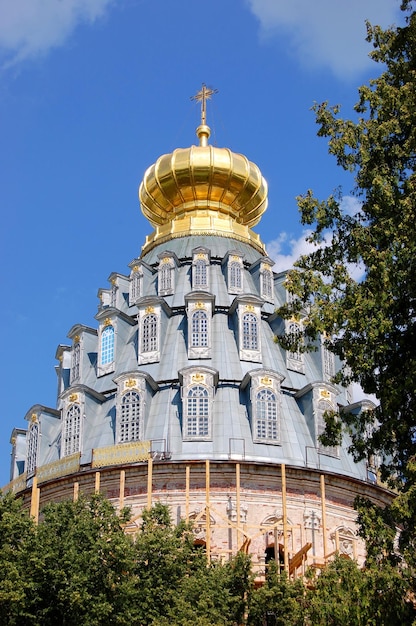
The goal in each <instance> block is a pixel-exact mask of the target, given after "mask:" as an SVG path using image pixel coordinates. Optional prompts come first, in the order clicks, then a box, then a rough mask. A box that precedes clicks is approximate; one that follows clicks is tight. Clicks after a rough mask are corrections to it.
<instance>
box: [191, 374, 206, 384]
mask: <svg viewBox="0 0 416 626" xmlns="http://www.w3.org/2000/svg"><path fill="white" fill-rule="evenodd" d="M204 380H205V375H204V374H201V373H200V372H197V373H196V374H192V382H193V383H202V382H203V381H204Z"/></svg>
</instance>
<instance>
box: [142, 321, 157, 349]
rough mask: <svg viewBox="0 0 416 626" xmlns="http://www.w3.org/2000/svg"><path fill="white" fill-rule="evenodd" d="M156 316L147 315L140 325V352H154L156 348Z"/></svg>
mask: <svg viewBox="0 0 416 626" xmlns="http://www.w3.org/2000/svg"><path fill="white" fill-rule="evenodd" d="M157 322H158V320H157V316H156V315H155V314H154V313H148V314H147V315H145V316H144V318H143V323H142V352H155V351H156V350H157V346H158V336H157V334H158V333H157Z"/></svg>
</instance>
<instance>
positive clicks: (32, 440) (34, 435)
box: [26, 422, 39, 474]
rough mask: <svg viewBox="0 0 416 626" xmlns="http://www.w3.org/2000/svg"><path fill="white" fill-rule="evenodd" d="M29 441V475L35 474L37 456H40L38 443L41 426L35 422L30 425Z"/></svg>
mask: <svg viewBox="0 0 416 626" xmlns="http://www.w3.org/2000/svg"><path fill="white" fill-rule="evenodd" d="M28 435H29V439H28V442H27V468H26V471H27V473H28V474H33V472H34V471H35V469H36V464H37V456H38V441H39V424H38V423H37V422H34V423H32V424H31V425H30V429H29V433H28Z"/></svg>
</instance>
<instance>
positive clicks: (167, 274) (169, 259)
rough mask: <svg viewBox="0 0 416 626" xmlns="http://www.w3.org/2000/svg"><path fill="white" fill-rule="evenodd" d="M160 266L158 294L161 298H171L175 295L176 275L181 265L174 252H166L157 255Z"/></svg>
mask: <svg viewBox="0 0 416 626" xmlns="http://www.w3.org/2000/svg"><path fill="white" fill-rule="evenodd" d="M157 256H158V259H159V265H158V268H157V276H158V277H157V292H158V295H159V296H171V295H173V294H174V293H175V274H176V268H177V267H178V265H179V261H178V258H177V256H176V254H175V253H174V252H170V251H169V250H165V251H164V252H161V253H160V254H158V255H157Z"/></svg>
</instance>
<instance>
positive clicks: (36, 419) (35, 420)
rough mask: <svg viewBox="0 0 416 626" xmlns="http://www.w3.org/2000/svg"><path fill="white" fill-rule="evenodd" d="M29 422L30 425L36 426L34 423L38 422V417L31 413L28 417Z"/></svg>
mask: <svg viewBox="0 0 416 626" xmlns="http://www.w3.org/2000/svg"><path fill="white" fill-rule="evenodd" d="M30 421H31V423H32V424H36V422H37V421H38V416H37V414H36V413H32V415H31V416H30Z"/></svg>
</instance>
